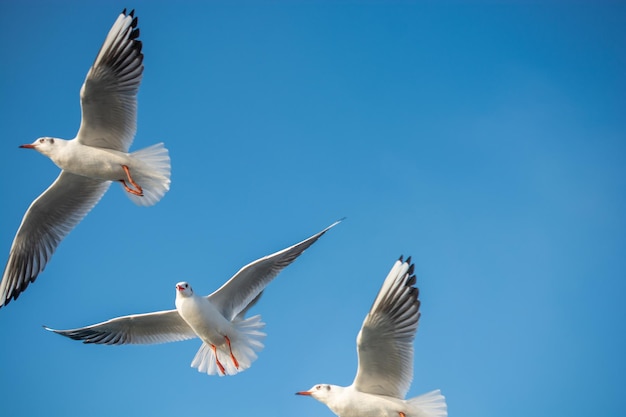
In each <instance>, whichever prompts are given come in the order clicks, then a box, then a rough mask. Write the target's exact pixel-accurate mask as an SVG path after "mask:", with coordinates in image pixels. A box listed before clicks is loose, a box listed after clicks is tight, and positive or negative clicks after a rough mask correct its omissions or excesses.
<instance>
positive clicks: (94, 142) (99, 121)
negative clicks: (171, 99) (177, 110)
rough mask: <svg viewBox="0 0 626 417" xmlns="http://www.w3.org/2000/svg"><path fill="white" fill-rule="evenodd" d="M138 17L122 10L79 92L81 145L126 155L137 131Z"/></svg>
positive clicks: (139, 64)
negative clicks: (113, 150) (112, 150)
mask: <svg viewBox="0 0 626 417" xmlns="http://www.w3.org/2000/svg"><path fill="white" fill-rule="evenodd" d="M138 37H139V29H138V28H137V18H136V17H134V13H133V12H130V14H128V15H127V14H126V11H125V10H124V11H123V12H122V13H121V14H120V15H119V17H118V18H117V20H116V21H115V23H114V24H113V26H112V27H111V30H110V31H109V34H108V35H107V37H106V39H105V40H104V43H103V45H102V47H101V48H100V52H99V53H98V56H97V57H96V60H95V61H94V63H93V65H92V66H91V69H89V72H88V73H87V78H85V82H84V83H83V86H82V88H81V89H80V104H81V109H82V116H83V117H82V121H81V124H80V129H79V130H78V135H77V136H76V138H77V139H78V141H79V142H81V143H82V144H84V145H90V146H95V147H100V148H108V149H115V150H117V151H122V152H127V151H128V148H129V147H130V144H131V143H132V141H133V137H134V136H135V130H136V128H137V92H138V91H139V84H140V82H141V76H142V73H143V54H142V53H141V41H139V40H137V38H138Z"/></svg>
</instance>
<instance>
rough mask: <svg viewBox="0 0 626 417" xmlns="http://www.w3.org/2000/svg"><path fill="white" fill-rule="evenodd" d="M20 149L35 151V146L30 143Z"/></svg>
mask: <svg viewBox="0 0 626 417" xmlns="http://www.w3.org/2000/svg"><path fill="white" fill-rule="evenodd" d="M20 148H26V149H35V145H31V144H30V143H29V144H27V145H20Z"/></svg>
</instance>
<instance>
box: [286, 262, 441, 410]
mask: <svg viewBox="0 0 626 417" xmlns="http://www.w3.org/2000/svg"><path fill="white" fill-rule="evenodd" d="M413 271H414V265H413V264H412V263H411V258H408V259H407V260H406V262H404V261H403V260H402V257H400V259H399V260H398V261H396V263H395V264H394V266H393V267H392V268H391V271H390V272H389V275H387V278H386V279H385V281H384V283H383V285H382V288H381V289H380V291H379V293H378V295H377V297H376V299H375V300H374V304H373V305H372V307H371V309H370V311H369V313H368V314H367V316H366V317H365V320H364V321H363V325H362V327H361V330H360V331H359V335H358V336H357V352H358V356H359V366H358V371H357V374H356V377H355V379H354V382H353V383H352V385H350V386H347V387H341V386H338V385H331V384H318V385H315V386H314V387H313V388H311V389H310V390H308V391H300V392H297V393H296V394H298V395H309V396H311V397H313V398H315V399H316V400H318V401H320V402H322V403H324V404H326V405H327V406H328V408H330V409H331V410H332V411H333V413H335V414H336V415H337V416H339V417H445V416H447V415H448V412H447V406H446V401H445V397H444V396H443V395H441V392H440V391H439V390H434V391H431V392H428V393H426V394H423V395H420V396H417V397H414V398H410V399H406V400H405V399H404V397H405V395H406V393H407V391H408V389H409V387H410V385H411V380H412V379H413V341H414V339H415V333H416V331H417V325H418V321H419V317H420V312H419V307H420V301H419V299H418V296H419V291H418V289H417V288H416V287H413V285H414V284H415V282H416V279H415V275H414V274H413Z"/></svg>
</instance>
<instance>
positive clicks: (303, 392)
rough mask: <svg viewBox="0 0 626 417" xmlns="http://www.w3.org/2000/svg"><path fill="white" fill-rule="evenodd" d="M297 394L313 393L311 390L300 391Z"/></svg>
mask: <svg viewBox="0 0 626 417" xmlns="http://www.w3.org/2000/svg"><path fill="white" fill-rule="evenodd" d="M296 395H311V391H299V392H296Z"/></svg>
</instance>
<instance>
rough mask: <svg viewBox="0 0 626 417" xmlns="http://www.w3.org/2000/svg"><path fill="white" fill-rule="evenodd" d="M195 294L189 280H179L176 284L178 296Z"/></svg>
mask: <svg viewBox="0 0 626 417" xmlns="http://www.w3.org/2000/svg"><path fill="white" fill-rule="evenodd" d="M192 295H193V290H192V289H191V285H189V283H187V282H179V283H178V284H176V296H177V297H178V296H181V297H191V296H192Z"/></svg>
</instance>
